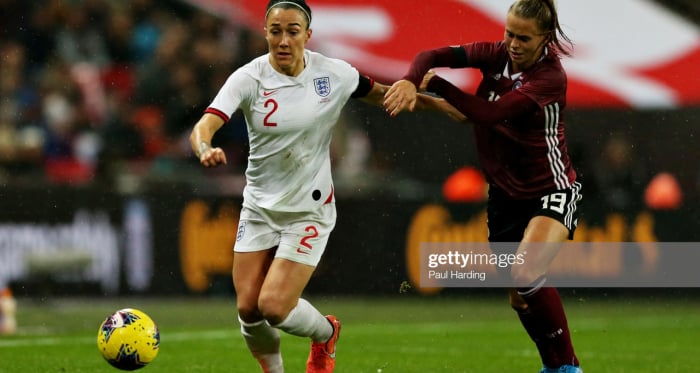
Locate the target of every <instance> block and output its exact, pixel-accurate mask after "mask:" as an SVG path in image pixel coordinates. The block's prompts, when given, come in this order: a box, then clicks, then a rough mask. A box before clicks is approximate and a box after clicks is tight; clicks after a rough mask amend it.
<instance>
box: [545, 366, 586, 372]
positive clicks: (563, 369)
mask: <svg viewBox="0 0 700 373" xmlns="http://www.w3.org/2000/svg"><path fill="white" fill-rule="evenodd" d="M540 373H583V370H582V369H581V367H576V366H573V365H562V366H560V367H559V368H549V367H547V366H543V367H542V370H540Z"/></svg>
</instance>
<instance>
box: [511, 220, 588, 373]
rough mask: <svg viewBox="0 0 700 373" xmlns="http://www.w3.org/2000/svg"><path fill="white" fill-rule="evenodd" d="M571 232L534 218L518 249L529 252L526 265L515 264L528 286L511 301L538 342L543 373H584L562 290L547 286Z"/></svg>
mask: <svg viewBox="0 0 700 373" xmlns="http://www.w3.org/2000/svg"><path fill="white" fill-rule="evenodd" d="M568 235H569V231H568V229H567V228H566V227H565V226H564V225H563V224H561V223H560V222H558V221H557V220H555V219H552V218H549V217H545V216H536V217H534V218H533V219H532V220H531V221H530V223H529V225H528V227H527V229H526V230H525V234H524V237H523V240H522V243H521V245H520V247H519V248H518V254H523V253H525V252H527V255H526V260H525V264H524V265H522V266H514V268H513V272H512V276H513V279H514V281H516V283H518V284H528V286H526V287H519V288H518V289H517V290H515V289H513V290H511V292H510V303H511V306H512V307H513V308H514V309H515V310H516V311H517V312H518V316H519V317H520V320H521V322H522V324H523V326H524V327H525V330H526V331H527V332H528V334H529V335H530V338H532V340H533V341H534V342H535V344H536V345H537V349H538V351H539V352H540V356H541V357H542V362H543V365H544V367H543V369H542V371H541V372H545V373H550V372H566V373H577V372H581V369H580V368H579V367H578V365H579V362H578V359H577V358H576V355H575V353H574V349H573V345H572V343H571V336H570V333H569V327H568V323H567V320H566V314H565V312H564V307H563V305H562V302H561V298H560V297H559V292H558V291H557V290H556V289H555V288H552V287H545V283H546V277H545V275H546V273H547V269H548V268H549V265H550V264H551V262H552V260H554V258H555V257H556V254H557V252H558V251H559V248H560V244H561V243H562V242H564V241H566V239H567V237H568ZM529 243H537V244H538V245H537V249H535V250H530V251H528V244H529ZM546 243H551V245H546Z"/></svg>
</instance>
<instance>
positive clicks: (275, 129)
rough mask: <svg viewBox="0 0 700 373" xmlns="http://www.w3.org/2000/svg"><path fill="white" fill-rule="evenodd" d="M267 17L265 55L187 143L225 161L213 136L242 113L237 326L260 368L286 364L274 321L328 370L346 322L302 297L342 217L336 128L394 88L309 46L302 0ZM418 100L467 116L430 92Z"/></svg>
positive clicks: (272, 8)
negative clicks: (347, 111) (334, 160)
mask: <svg viewBox="0 0 700 373" xmlns="http://www.w3.org/2000/svg"><path fill="white" fill-rule="evenodd" d="M265 18H266V20H265V21H266V26H265V32H266V39H267V42H268V47H269V53H268V54H266V55H264V56H261V57H258V58H256V59H254V60H253V61H251V62H250V63H248V64H247V65H245V66H243V67H241V68H240V69H238V70H236V71H235V72H234V73H233V74H231V76H230V77H229V78H228V80H227V81H226V83H225V84H224V85H223V87H222V88H221V90H220V91H219V93H218V94H217V96H216V98H214V100H213V102H212V103H211V105H210V106H209V108H208V109H207V110H206V112H205V114H204V115H203V116H202V118H201V119H200V120H199V121H198V122H197V124H196V125H195V126H194V129H193V131H192V134H191V136H190V143H191V145H192V149H193V150H194V152H195V154H196V155H197V156H198V157H199V160H200V163H201V164H202V165H204V166H206V167H212V166H217V165H220V164H225V163H226V155H225V154H224V152H223V150H222V149H221V148H218V147H212V145H211V139H212V137H213V135H214V133H215V132H216V131H217V130H218V129H219V128H221V126H223V125H224V123H226V122H228V120H229V118H230V116H231V115H232V114H233V113H234V111H236V110H237V109H239V108H240V109H241V110H242V111H243V114H244V116H245V119H246V123H247V126H248V135H249V140H250V154H249V157H248V166H247V169H246V180H247V184H246V187H245V189H244V191H243V208H242V210H241V214H240V222H239V226H238V233H237V237H236V244H235V248H234V259H233V282H234V287H235V290H236V296H237V308H238V317H239V321H240V325H241V333H242V334H243V337H244V339H245V341H246V343H247V345H248V348H249V349H250V351H251V353H252V354H253V356H254V357H255V358H256V359H257V360H258V362H259V363H260V366H261V367H262V370H263V371H264V372H269V373H273V372H274V373H276V372H283V371H284V368H283V364H282V355H281V353H280V337H279V332H278V329H279V330H282V331H284V332H287V333H289V334H293V335H297V336H305V337H310V338H311V352H310V354H309V358H308V360H307V367H306V372H307V373H310V372H324V373H325V372H332V371H333V369H334V366H335V345H336V341H337V340H338V336H339V333H340V322H339V321H338V319H337V318H336V317H334V316H332V315H329V316H323V315H322V314H321V313H320V312H319V311H318V310H317V309H316V308H314V306H312V305H311V304H310V303H309V302H308V301H306V300H304V299H302V298H301V294H302V291H303V290H304V288H305V287H306V284H307V283H308V281H309V279H310V278H311V275H312V273H313V271H314V269H315V267H316V265H317V264H318V263H319V261H320V259H321V255H322V254H323V251H324V249H325V246H326V243H327V241H328V237H329V234H330V232H331V231H332V230H333V227H334V226H335V221H336V209H335V200H334V196H333V181H332V178H331V163H330V154H329V145H330V142H331V129H332V128H333V126H334V125H335V124H336V122H337V120H338V117H339V115H340V112H341V110H342V108H343V106H344V105H345V103H346V102H347V101H348V99H349V98H350V97H354V98H360V99H361V100H363V101H365V102H367V103H371V104H374V105H376V106H378V107H379V106H382V104H383V101H384V94H385V92H386V90H387V89H388V88H389V87H388V86H385V85H382V84H378V83H375V82H374V81H373V80H372V79H370V78H368V77H365V76H363V75H361V74H359V72H358V71H357V70H356V69H355V68H354V67H352V66H351V65H349V64H348V63H346V62H344V61H341V60H337V59H332V58H328V57H325V56H323V55H321V54H319V53H315V52H312V51H309V50H307V49H305V45H306V43H307V42H308V40H309V38H310V37H311V33H312V30H311V29H310V28H309V25H310V23H311V9H310V8H309V6H308V5H307V4H306V3H305V1H304V0H292V1H281V0H271V1H270V2H269V3H268V5H267V13H266V17H265ZM419 108H423V109H435V110H441V111H444V112H447V113H448V114H453V115H457V116H459V115H461V114H459V113H458V112H457V111H456V110H455V109H454V108H452V107H451V106H450V105H449V104H447V103H446V102H445V101H444V100H438V99H434V98H431V97H428V96H422V97H421V99H420V100H419Z"/></svg>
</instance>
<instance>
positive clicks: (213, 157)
mask: <svg viewBox="0 0 700 373" xmlns="http://www.w3.org/2000/svg"><path fill="white" fill-rule="evenodd" d="M199 163H201V164H202V166H204V167H215V166H218V165H220V164H226V153H224V151H223V149H221V148H208V149H203V150H202V152H201V154H200V155H199Z"/></svg>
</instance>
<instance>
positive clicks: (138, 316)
mask: <svg viewBox="0 0 700 373" xmlns="http://www.w3.org/2000/svg"><path fill="white" fill-rule="evenodd" d="M159 347H160V334H159V333H158V327H157V326H156V324H155V323H154V322H153V320H152V319H151V318H150V317H149V316H148V315H146V314H145V313H144V312H143V311H139V310H137V309H134V308H124V309H121V310H119V311H117V312H115V313H113V314H111V315H109V316H107V319H105V321H104V322H103V323H102V325H100V329H99V331H98V332H97V348H98V349H99V350H100V353H101V354H102V357H104V358H105V360H107V361H108V362H109V363H110V364H112V366H114V367H116V368H118V369H121V370H136V369H139V368H142V367H144V366H146V365H147V364H148V363H150V362H151V361H153V359H155V358H156V356H157V355H158V348H159Z"/></svg>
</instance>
